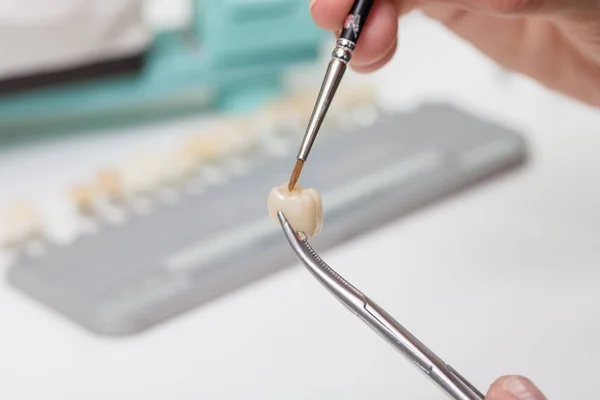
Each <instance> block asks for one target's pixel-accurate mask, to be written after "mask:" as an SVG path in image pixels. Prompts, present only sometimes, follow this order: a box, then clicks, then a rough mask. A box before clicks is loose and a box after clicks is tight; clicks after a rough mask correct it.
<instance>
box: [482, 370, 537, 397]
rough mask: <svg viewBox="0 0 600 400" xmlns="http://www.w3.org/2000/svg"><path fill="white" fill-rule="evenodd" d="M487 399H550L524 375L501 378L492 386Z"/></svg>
mask: <svg viewBox="0 0 600 400" xmlns="http://www.w3.org/2000/svg"><path fill="white" fill-rule="evenodd" d="M485 400H548V399H547V398H546V396H544V394H543V393H542V392H540V390H539V389H538V388H537V387H536V386H535V385H534V384H533V382H531V381H530V380H529V379H527V378H524V377H522V376H516V375H510V376H503V377H502V378H499V379H497V380H496V382H494V383H493V384H492V386H490V389H489V391H488V393H487V396H485Z"/></svg>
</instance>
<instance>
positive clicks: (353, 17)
mask: <svg viewBox="0 0 600 400" xmlns="http://www.w3.org/2000/svg"><path fill="white" fill-rule="evenodd" d="M373 3H374V0H356V1H355V2H354V4H353V5H352V9H351V10H350V13H349V14H348V16H347V17H346V20H345V21H344V28H343V29H342V32H341V33H340V36H339V38H338V40H337V43H336V46H335V49H334V50H333V53H332V54H331V60H330V61H329V66H328V67H327V72H326V73H325V78H324V79H323V83H322V85H321V90H320V91H319V96H318V97H317V101H316V103H315V106H314V109H313V112H312V115H311V116H310V120H309V121H308V127H307V128H306V133H305V134H304V138H303V139H302V144H301V145H300V150H299V151H298V156H297V157H296V164H295V165H294V170H293V171H292V175H291V177H290V181H289V183H288V190H289V191H290V192H291V191H292V190H293V189H294V187H295V186H296V183H297V182H298V179H299V178H300V174H301V173H302V168H303V167H304V163H305V162H306V159H307V158H308V154H309V153H310V150H311V148H312V145H313V143H314V141H315V138H316V137H317V134H318V133H319V129H320V128H321V125H322V124H323V121H324V119H325V115H326V114H327V111H328V110H329V105H330V104H331V102H332V101H333V98H334V96H335V93H336V91H337V89H338V86H339V85H340V82H341V80H342V77H343V76H344V73H345V72H346V68H347V66H348V63H349V62H350V59H351V58H352V53H353V52H354V49H355V48H356V43H357V42H358V38H359V37H360V34H361V32H362V29H363V27H364V25H365V22H366V20H367V17H368V16H369V13H370V12H371V8H372V6H373Z"/></svg>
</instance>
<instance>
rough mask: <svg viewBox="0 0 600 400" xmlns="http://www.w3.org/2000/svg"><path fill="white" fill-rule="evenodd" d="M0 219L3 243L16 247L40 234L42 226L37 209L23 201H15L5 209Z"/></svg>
mask: <svg viewBox="0 0 600 400" xmlns="http://www.w3.org/2000/svg"><path fill="white" fill-rule="evenodd" d="M1 219H2V221H1V222H0V223H1V224H2V225H3V235H2V236H3V238H2V241H3V243H2V244H3V245H4V246H7V247H18V246H20V245H22V244H24V243H25V242H27V241H29V240H31V239H34V238H36V237H39V236H41V235H42V231H43V227H42V223H41V219H40V216H39V214H38V213H37V211H36V210H35V209H34V208H33V207H32V206H31V205H30V204H29V203H27V202H25V201H15V202H13V203H12V204H10V205H9V206H8V207H7V209H6V210H5V212H4V214H3V216H2V218H1Z"/></svg>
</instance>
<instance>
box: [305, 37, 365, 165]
mask: <svg viewBox="0 0 600 400" xmlns="http://www.w3.org/2000/svg"><path fill="white" fill-rule="evenodd" d="M353 51H354V43H353V42H351V41H350V40H347V39H339V40H338V41H337V46H336V47H335V49H334V50H333V53H332V54H331V61H329V66H328V67H327V72H326V73H325V78H324V79H323V84H322V85H321V90H320V91H319V96H318V97H317V101H316V103H315V107H314V109H313V112H312V115H311V116H310V121H309V122H308V127H307V128H306V133H305V134H304V139H303V140H302V145H301V146H300V150H299V151H298V156H297V159H298V160H302V161H306V159H307V157H308V153H310V149H311V147H312V145H313V143H314V141H315V138H316V137H317V133H318V132H319V129H320V128H321V124H322V123H323V120H324V119H325V116H326V115H327V111H328V110H329V105H330V104H331V102H332V101H333V98H334V96H335V93H336V91H337V89H338V86H339V84H340V82H341V80H342V77H343V76H344V73H345V72H346V68H347V66H348V63H349V62H350V59H351V58H352V52H353Z"/></svg>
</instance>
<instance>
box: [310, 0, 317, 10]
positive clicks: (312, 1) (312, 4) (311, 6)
mask: <svg viewBox="0 0 600 400" xmlns="http://www.w3.org/2000/svg"><path fill="white" fill-rule="evenodd" d="M316 2H317V0H310V9H311V10H312V8H313V6H314V5H315V3H316Z"/></svg>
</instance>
